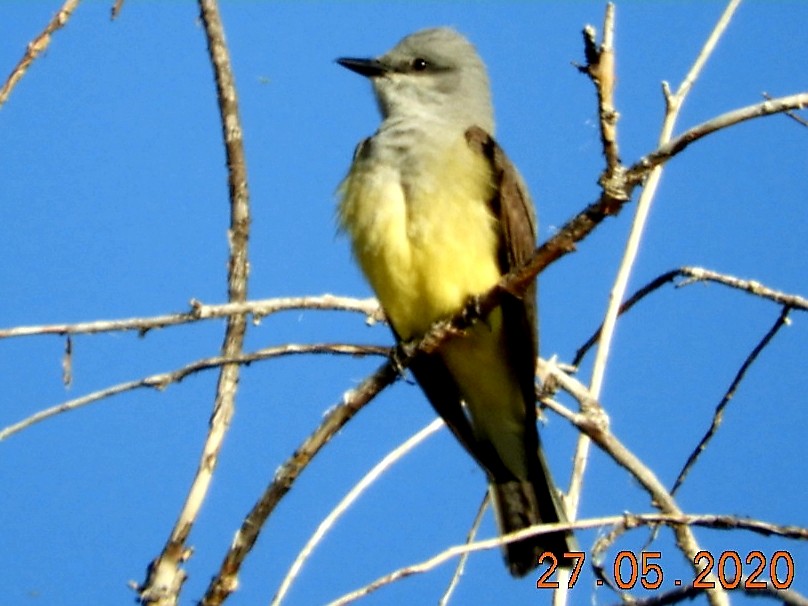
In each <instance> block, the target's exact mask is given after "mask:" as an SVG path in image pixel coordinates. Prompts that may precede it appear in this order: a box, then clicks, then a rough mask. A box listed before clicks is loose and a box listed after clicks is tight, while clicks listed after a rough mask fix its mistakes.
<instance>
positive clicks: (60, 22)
mask: <svg viewBox="0 0 808 606" xmlns="http://www.w3.org/2000/svg"><path fill="white" fill-rule="evenodd" d="M78 5H79V0H67V1H66V2H65V3H64V4H63V5H62V8H60V9H59V11H58V12H57V13H56V14H55V15H54V16H53V19H51V20H50V21H49V22H48V24H47V25H46V26H45V29H44V30H42V33H41V34H39V35H38V36H37V37H36V38H34V39H33V40H31V42H29V43H28V46H27V47H26V49H25V53H23V56H22V59H20V61H19V63H17V65H16V66H15V67H14V69H13V70H11V73H10V74H9V76H8V79H7V80H6V82H5V84H3V88H0V107H2V106H3V104H4V103H5V102H6V100H8V97H9V95H10V94H11V91H12V90H13V89H14V87H15V86H16V85H17V82H19V81H20V80H21V79H22V77H23V76H24V75H25V72H26V71H28V68H29V67H30V66H31V64H32V63H33V62H34V60H35V59H36V58H37V57H39V55H41V54H42V53H43V52H45V49H47V48H48V46H49V45H50V42H51V35H52V34H53V33H54V32H55V31H56V30H58V29H61V28H63V27H64V26H65V25H66V24H67V20H68V19H69V18H70V15H71V14H72V13H73V11H74V10H76V7H77V6H78Z"/></svg>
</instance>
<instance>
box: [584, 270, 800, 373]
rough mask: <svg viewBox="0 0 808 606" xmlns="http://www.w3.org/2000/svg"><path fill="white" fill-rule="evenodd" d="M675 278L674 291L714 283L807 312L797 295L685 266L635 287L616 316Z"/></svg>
mask: <svg viewBox="0 0 808 606" xmlns="http://www.w3.org/2000/svg"><path fill="white" fill-rule="evenodd" d="M679 277H683V278H686V279H685V280H682V281H681V282H679V283H678V284H676V287H677V288H682V287H684V286H689V285H691V284H695V283H696V282H715V283H717V284H722V285H724V286H729V287H730V288H735V289H737V290H741V291H743V292H746V293H748V294H750V295H755V296H756V297H761V298H763V299H768V300H770V301H773V302H774V303H777V304H779V305H782V306H785V307H790V308H791V309H796V310H799V311H808V299H806V298H804V297H801V296H799V295H794V294H789V293H785V292H783V291H780V290H774V289H773V288H770V287H768V286H766V285H765V284H761V283H760V282H757V281H755V280H743V279H741V278H736V277H735V276H731V275H729V274H722V273H718V272H716V271H712V270H710V269H704V268H702V267H687V266H686V267H680V268H679V269H673V270H671V271H668V272H665V273H664V274H662V275H660V276H657V277H656V278H654V279H653V280H651V281H650V282H648V283H647V284H645V285H644V286H642V287H641V288H639V289H638V290H637V291H635V292H634V294H632V295H631V296H630V297H629V298H628V299H626V301H625V302H624V303H623V304H622V305H621V306H620V309H619V311H618V313H619V314H620V315H622V314H624V313H626V312H628V311H629V310H630V309H631V308H632V307H634V305H636V304H637V303H639V302H640V301H642V300H643V299H644V298H645V297H647V296H648V295H650V294H651V293H652V292H654V291H656V290H657V289H659V288H660V287H662V286H664V285H665V284H668V283H669V282H673V281H674V280H676V278H679ZM601 330H603V325H602V324H601V326H599V327H598V329H597V330H596V331H595V332H594V333H593V334H592V336H590V337H589V338H588V339H587V340H586V343H584V344H583V345H582V346H581V347H580V348H579V349H578V351H577V352H575V358H574V359H573V361H572V363H571V364H572V366H574V367H578V366H579V365H580V364H581V362H582V361H583V358H584V356H585V355H586V354H587V352H588V351H589V350H590V349H591V348H592V346H593V345H594V344H595V343H597V342H598V339H599V338H600V332H601Z"/></svg>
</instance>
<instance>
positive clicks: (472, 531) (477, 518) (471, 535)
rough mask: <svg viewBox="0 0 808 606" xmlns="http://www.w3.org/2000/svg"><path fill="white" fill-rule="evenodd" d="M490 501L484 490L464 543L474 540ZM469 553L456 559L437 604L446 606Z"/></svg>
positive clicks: (467, 543) (461, 574)
mask: <svg viewBox="0 0 808 606" xmlns="http://www.w3.org/2000/svg"><path fill="white" fill-rule="evenodd" d="M490 503H491V493H489V492H488V491H486V492H485V496H484V497H483V499H482V501H480V506H479V507H478V508H477V513H476V514H475V515H474V521H473V522H472V523H471V527H470V528H469V532H468V534H467V535H466V545H470V544H471V543H473V542H474V539H475V538H476V537H477V532H478V531H479V530H480V524H482V521H483V514H484V513H485V510H486V509H488V505H489V504H490ZM468 559H469V553H468V552H466V553H464V554H462V555H461V556H460V557H459V558H458V559H457V566H455V569H454V572H453V573H452V578H451V580H450V581H449V585H447V587H446V591H444V592H443V595H442V596H441V597H440V600H438V606H447V604H449V600H450V599H451V598H452V594H453V593H454V590H455V589H456V588H457V585H458V584H459V583H460V577H462V576H463V572H464V571H465V569H466V562H468Z"/></svg>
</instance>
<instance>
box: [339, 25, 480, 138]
mask: <svg viewBox="0 0 808 606" xmlns="http://www.w3.org/2000/svg"><path fill="white" fill-rule="evenodd" d="M337 63H339V64H340V65H342V66H343V67H347V68H348V69H350V70H353V71H355V72H357V73H359V74H362V75H363V76H366V77H368V78H370V79H371V80H372V82H373V88H374V90H375V92H376V98H377V100H378V102H379V108H380V110H381V112H382V117H383V118H385V119H386V118H394V119H395V118H403V117H414V118H417V119H419V120H437V121H441V122H444V123H445V124H446V125H449V126H453V127H454V126H456V127H458V128H460V129H463V130H465V129H467V128H468V127H470V126H479V127H481V128H483V129H485V130H486V131H487V132H489V133H491V134H493V131H494V111H493V108H492V106H491V91H490V86H489V84H488V75H487V73H486V70H485V65H484V64H483V62H482V59H480V56H479V55H478V54H477V51H476V50H475V49H474V47H473V46H472V45H471V43H470V42H469V41H468V40H466V39H465V38H464V37H463V36H461V35H460V34H458V33H457V32H456V31H454V30H453V29H451V28H448V27H440V28H435V29H425V30H421V31H419V32H416V33H414V34H410V35H409V36H407V37H406V38H404V39H403V40H401V42H399V43H398V44H396V45H395V46H394V47H393V48H392V49H391V50H390V51H388V52H387V53H386V54H384V55H382V56H381V57H379V58H377V59H354V58H342V59H337Z"/></svg>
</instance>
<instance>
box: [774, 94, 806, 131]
mask: <svg viewBox="0 0 808 606" xmlns="http://www.w3.org/2000/svg"><path fill="white" fill-rule="evenodd" d="M763 98H764V99H771V98H772V96H771V95H770V94H769V93H763ZM785 114H786V116H788V117H789V118H791V119H792V120H794V121H795V122H796V123H797V124H801V125H802V126H804V127H806V128H808V120H806V119H805V118H802V117H800V116H798V115H797V113H796V112H793V111H787V112H785Z"/></svg>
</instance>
